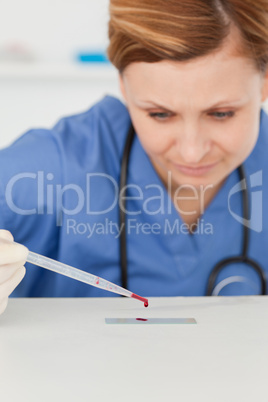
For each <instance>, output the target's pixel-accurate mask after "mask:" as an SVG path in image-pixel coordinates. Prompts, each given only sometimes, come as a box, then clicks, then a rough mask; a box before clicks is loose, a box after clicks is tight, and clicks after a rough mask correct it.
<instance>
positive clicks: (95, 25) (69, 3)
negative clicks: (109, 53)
mask: <svg viewBox="0 0 268 402" xmlns="http://www.w3.org/2000/svg"><path fill="white" fill-rule="evenodd" d="M108 4H109V0H45V1H44V0H1V6H0V49H1V48H3V47H5V46H6V45H8V44H15V43H17V44H21V45H24V46H26V47H27V48H28V49H29V50H30V51H31V52H32V54H33V56H34V57H36V59H38V60H41V61H48V60H54V61H70V60H71V59H72V58H73V56H74V54H75V53H76V52H77V51H78V50H79V49H88V48H105V46H106V45H107V43H108V41H107V21H108Z"/></svg>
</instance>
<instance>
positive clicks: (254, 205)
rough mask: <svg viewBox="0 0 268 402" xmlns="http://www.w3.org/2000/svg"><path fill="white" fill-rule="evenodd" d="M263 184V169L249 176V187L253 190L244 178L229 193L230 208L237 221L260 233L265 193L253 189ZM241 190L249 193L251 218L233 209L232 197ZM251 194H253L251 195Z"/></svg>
mask: <svg viewBox="0 0 268 402" xmlns="http://www.w3.org/2000/svg"><path fill="white" fill-rule="evenodd" d="M261 186H262V170H259V171H258V172H256V173H253V174H251V175H250V176H249V187H250V189H251V190H250V189H249V188H247V183H246V180H245V179H243V180H241V181H240V182H239V183H237V184H236V185H235V186H233V187H232V189H231V190H230V192H229V195H228V209H229V212H230V214H231V215H232V217H233V218H234V219H235V220H236V221H237V222H239V223H241V224H242V225H244V226H246V227H248V228H249V229H252V230H254V231H255V232H258V233H260V232H261V231H262V229H263V194H262V190H260V189H258V190H254V191H252V189H255V188H260V187H261ZM241 191H246V192H247V194H248V195H247V197H248V199H249V212H250V213H249V216H250V218H249V219H246V218H245V217H243V216H240V215H238V214H237V213H235V212H234V211H232V209H231V205H230V204H231V198H232V197H233V196H234V195H235V194H237V193H239V192H241ZM249 195H251V196H250V197H249Z"/></svg>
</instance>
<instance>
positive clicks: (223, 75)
mask: <svg viewBox="0 0 268 402" xmlns="http://www.w3.org/2000/svg"><path fill="white" fill-rule="evenodd" d="M110 17H111V18H110V23H109V38H110V44H109V48H108V55H109V58H110V60H111V62H112V63H113V64H114V65H115V66H116V67H117V69H118V71H119V73H120V74H119V78H120V87H121V91H122V94H123V97H124V99H125V105H124V104H123V103H121V102H120V101H119V100H117V99H115V98H113V97H110V96H107V97H105V98H104V99H103V100H101V101H100V102H99V103H97V104H96V105H95V106H94V107H93V108H91V109H90V110H89V111H87V112H85V113H82V114H80V115H76V116H71V117H68V118H65V119H62V120H61V121H60V122H59V123H58V124H57V125H56V126H55V127H54V128H53V129H51V130H33V131H30V132H28V133H26V134H25V135H24V136H23V137H21V138H20V139H19V140H17V141H16V142H15V143H14V144H13V145H12V146H11V147H9V148H7V149H4V150H2V151H1V153H0V163H1V168H0V175H1V211H2V213H1V217H0V227H1V228H2V229H5V230H6V231H5V230H3V231H2V232H1V236H2V237H8V238H9V239H12V235H11V233H12V234H13V235H14V237H15V240H16V241H17V242H19V243H22V244H24V245H25V246H27V247H29V249H30V250H32V251H35V252H38V253H41V254H45V255H48V256H50V257H52V258H55V259H58V260H60V261H62V262H65V263H68V264H70V265H73V266H76V267H77V268H80V269H83V270H86V271H89V272H92V273H94V274H97V275H99V276H101V277H104V278H106V279H108V280H110V281H112V282H115V283H119V284H121V279H122V278H121V271H120V265H122V264H123V265H124V258H125V257H124V253H125V249H124V247H123V250H121V260H120V247H119V245H120V240H121V241H122V242H123V243H124V236H125V235H126V238H127V244H126V251H127V265H128V266H127V279H128V282H127V286H128V288H129V289H130V290H131V291H133V292H135V293H138V294H141V295H146V296H176V295H185V296H191V295H192V296H199V295H200V296H202V295H204V294H205V293H206V287H207V281H208V278H209V275H210V273H211V270H212V268H213V266H215V264H216V263H218V261H219V260H221V259H223V258H226V257H229V256H234V255H237V254H239V253H241V247H242V240H243V233H244V228H245V227H247V228H249V230H250V243H249V247H248V250H247V253H248V255H249V257H251V258H253V259H254V260H258V262H259V263H260V265H261V266H262V268H263V270H264V271H265V270H266V269H267V268H266V266H267V264H266V260H267V257H268V256H267V247H266V244H267V240H268V233H267V230H268V217H267V213H266V211H265V209H263V210H262V205H261V199H262V198H260V195H261V196H262V197H263V198H264V200H265V199H266V197H267V195H266V188H267V186H266V184H267V180H268V166H267V157H266V154H267V149H268V117H267V115H266V114H265V112H264V111H263V110H262V102H264V101H265V99H266V98H267V97H268V74H267V66H268V2H267V0H257V1H256V0H247V1H246V2H245V1H244V2H238V1H236V0H214V1H213V0H211V1H202V0H189V1H188V2H186V3H185V2H180V1H177V2H176V1H167V0H165V1H163V0H156V1H154V2H152V1H144V0H134V1H133V0H132V1H129V0H111V2H110ZM131 123H132V124H133V127H134V130H131ZM133 131H134V133H135V135H134V137H133V143H132V146H131V151H130V155H129V161H128V173H127V182H126V183H125V182H124V181H123V187H124V188H123V191H121V193H120V195H121V196H120V197H119V201H118V193H119V186H118V183H119V180H120V174H121V160H122V155H123V152H124V146H125V142H126V138H127V133H128V132H130V135H131V133H133ZM241 164H243V168H244V170H245V173H246V176H247V177H248V179H249V180H250V181H249V183H250V186H248V187H251V188H248V190H249V195H248V196H249V198H250V200H252V206H251V207H252V208H251V216H249V217H247V216H243V208H242V205H243V204H242V198H243V197H242V191H241V188H243V183H244V182H242V183H239V182H240V181H241V179H243V177H240V176H239V172H240V173H241V169H240V170H239V169H238V168H239V166H240V165H241ZM241 185H242V187H241ZM260 185H262V187H258V188H257V190H258V191H256V188H255V187H256V186H260ZM124 189H125V190H126V191H124ZM251 191H252V194H251ZM264 205H265V202H264ZM119 211H120V215H121V217H122V215H123V218H124V215H125V217H126V221H125V225H124V224H119ZM122 211H123V212H124V213H123V214H122ZM122 222H123V223H124V221H122ZM122 222H121V223H122ZM124 229H125V233H124ZM7 231H8V232H7ZM10 232H11V233H10ZM122 239H123V240H122ZM123 246H124V244H123ZM0 247H1V257H0V258H1V266H0V283H1V285H0V298H1V300H2V302H1V311H4V309H5V307H6V305H7V299H8V296H9V295H10V294H11V292H12V291H13V290H14V289H15V288H16V289H15V291H14V292H13V295H14V296H50V297H51V296H69V297H75V296H80V297H81V296H106V295H107V294H106V293H105V292H103V291H101V290H99V289H96V288H93V287H90V286H87V285H84V284H81V283H79V282H76V281H72V280H70V279H68V278H65V277H62V276H60V275H55V274H54V273H51V272H48V271H45V270H42V269H39V268H36V267H29V269H28V270H27V275H26V277H25V278H24V280H23V281H22V278H23V277H24V274H25V269H24V267H23V265H24V263H25V259H26V255H27V249H26V247H23V246H19V245H14V244H11V245H9V246H7V245H4V244H2V245H1V246H0ZM265 264H266V266H265ZM230 277H231V279H230ZM228 278H229V279H228ZM123 279H124V274H123ZM217 281H218V282H217V284H216V287H217V286H218V288H217V292H214V293H216V294H218V293H220V294H252V293H257V294H258V293H259V291H260V279H259V277H258V275H257V273H256V272H255V271H254V270H253V269H252V268H250V267H248V268H247V267H245V264H235V265H234V264H231V265H229V266H228V267H226V268H225V270H224V272H223V271H222V272H221V274H220V276H219V278H218V280H217ZM20 282H21V283H20ZM123 284H126V281H125V280H124V282H123ZM18 285H19V286H18ZM110 295H111V294H108V296H110Z"/></svg>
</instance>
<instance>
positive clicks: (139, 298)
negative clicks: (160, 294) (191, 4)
mask: <svg viewBox="0 0 268 402" xmlns="http://www.w3.org/2000/svg"><path fill="white" fill-rule="evenodd" d="M131 297H133V299H137V300H140V301H142V302H143V303H144V307H148V306H149V303H148V299H145V298H144V297H141V296H138V295H136V294H135V293H132V295H131Z"/></svg>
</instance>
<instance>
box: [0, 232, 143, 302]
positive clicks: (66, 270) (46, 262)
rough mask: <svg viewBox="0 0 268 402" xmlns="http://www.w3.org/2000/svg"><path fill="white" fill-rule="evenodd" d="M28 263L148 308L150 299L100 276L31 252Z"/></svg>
mask: <svg viewBox="0 0 268 402" xmlns="http://www.w3.org/2000/svg"><path fill="white" fill-rule="evenodd" d="M1 241H6V242H8V243H13V242H11V241H9V240H6V239H2V238H1ZM27 261H28V262H30V263H31V264H35V265H38V266H39V267H42V268H46V269H48V270H50V271H54V272H57V273H59V274H61V275H65V276H68V277H69V278H72V279H75V280H77V281H80V282H84V283H87V284H88V285H92V286H95V287H96V288H100V289H103V290H108V291H109V292H113V293H117V294H119V295H122V296H126V297H132V298H133V299H137V300H140V301H142V302H143V303H144V307H148V305H149V303H148V299H145V298H144V297H141V296H138V295H136V294H135V293H132V292H130V291H129V290H127V289H124V288H122V287H121V286H118V285H116V284H115V283H112V282H109V281H107V280H106V279H103V278H100V277H99V276H96V275H93V274H90V273H88V272H85V271H81V270H80V269H77V268H74V267H71V266H70V265H66V264H63V263H62V262H59V261H56V260H53V259H52V258H48V257H44V256H43V255H41V254H36V253H33V252H32V251H29V253H28V256H27Z"/></svg>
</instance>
